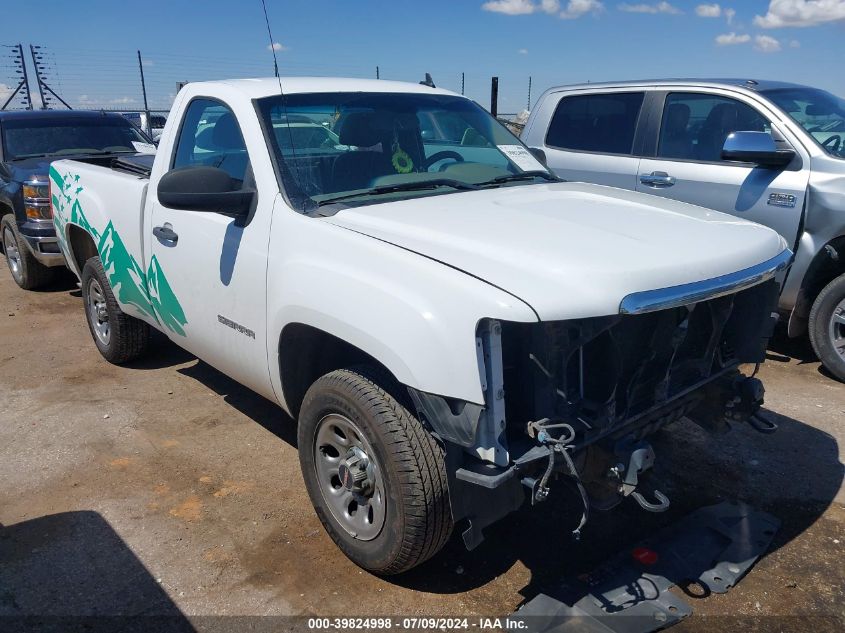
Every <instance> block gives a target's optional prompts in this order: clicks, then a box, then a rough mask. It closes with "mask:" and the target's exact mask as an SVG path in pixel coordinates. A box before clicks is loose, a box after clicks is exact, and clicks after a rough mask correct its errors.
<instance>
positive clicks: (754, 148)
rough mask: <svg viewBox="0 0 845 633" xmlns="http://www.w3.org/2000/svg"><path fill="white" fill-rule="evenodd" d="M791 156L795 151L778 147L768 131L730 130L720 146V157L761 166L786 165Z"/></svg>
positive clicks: (793, 155)
mask: <svg viewBox="0 0 845 633" xmlns="http://www.w3.org/2000/svg"><path fill="white" fill-rule="evenodd" d="M793 158H795V151H794V150H792V149H778V148H777V145H776V143H775V139H774V138H773V137H772V135H771V134H769V133H768V132H731V133H730V134H729V135H728V138H727V139H725V144H724V146H723V147H722V159H724V160H735V161H739V162H743V163H755V164H757V165H760V166H761V167H786V166H787V165H788V164H789V163H791V162H792V159H793Z"/></svg>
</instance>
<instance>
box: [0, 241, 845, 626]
mask: <svg viewBox="0 0 845 633" xmlns="http://www.w3.org/2000/svg"><path fill="white" fill-rule="evenodd" d="M0 259H2V257H0ZM0 266H2V273H0V333H2V334H0V524H2V527H0V615H10V614H12V615H14V614H52V615H92V614H93V615H97V614H105V615H116V614H148V615H149V614H164V615H167V614H171V615H176V616H181V615H184V616H201V615H234V614H239V615H243V614H254V615H263V614H279V615H282V614H319V615H365V614H373V615H375V614H390V615H394V616H395V615H451V616H456V615H478V614H480V615H493V616H495V615H505V614H507V613H509V612H510V611H512V610H513V609H514V608H515V607H517V605H519V604H520V603H521V602H522V601H523V600H525V599H527V598H531V597H533V596H534V595H535V594H536V593H537V591H539V590H540V589H541V588H542V587H543V586H544V584H548V583H550V582H552V581H554V580H556V579H558V578H560V577H561V576H563V575H565V574H571V573H582V572H586V571H588V570H590V569H591V568H592V567H593V566H595V565H596V564H598V563H600V562H601V561H602V560H604V559H606V558H608V557H609V556H610V555H611V554H612V553H614V552H616V551H618V548H620V547H627V546H629V545H630V544H633V543H634V542H636V541H637V540H638V539H639V538H642V537H643V536H645V535H647V534H648V533H649V532H651V531H652V530H654V529H656V528H657V527H659V526H662V525H665V524H666V523H667V522H669V521H671V520H672V519H673V518H675V517H678V516H680V515H681V514H684V513H686V512H688V511H690V510H692V509H694V508H696V507H700V506H702V505H705V504H709V503H714V502H716V501H718V500H720V499H724V498H729V499H730V498H733V499H741V500H744V501H747V502H749V503H751V504H754V505H756V506H758V507H760V508H762V509H765V510H767V511H768V512H771V513H772V514H774V515H776V516H778V517H779V518H780V519H781V520H782V521H783V528H782V529H781V531H780V533H779V534H778V535H777V537H776V540H775V542H774V544H773V546H772V548H771V550H770V552H769V553H768V554H767V555H766V556H765V558H763V559H762V560H761V561H760V562H759V563H758V565H757V566H756V567H755V568H754V569H753V570H752V571H751V573H750V574H749V575H748V576H747V577H746V578H745V579H744V580H743V581H742V582H741V583H740V584H739V586H737V587H736V588H734V589H733V590H732V591H731V592H729V593H728V594H726V595H721V596H710V597H706V598H704V599H700V600H692V602H693V608H694V609H695V613H696V615H694V616H693V617H692V618H691V619H690V620H687V621H686V622H685V623H683V624H682V625H680V626H679V627H676V628H675V629H673V630H678V631H681V630H695V631H698V630H701V631H705V630H715V629H714V628H713V625H714V624H715V623H716V622H720V621H721V622H722V624H723V625H719V627H718V628H720V629H722V630H733V629H734V628H735V626H740V624H741V625H742V628H748V627H747V626H746V625H747V624H748V623H751V622H756V623H757V626H762V627H763V628H766V627H767V626H768V625H772V626H773V627H774V628H781V629H782V628H784V627H783V626H782V623H783V622H785V620H781V619H778V618H776V617H769V616H798V617H799V618H801V619H799V620H796V621H799V622H801V623H802V626H805V625H806V624H807V622H808V621H807V620H806V619H805V618H807V617H811V616H819V617H828V616H835V617H840V618H841V617H843V615H845V599H843V596H845V594H843V591H845V590H844V589H843V588H845V557H843V552H845V507H843V503H845V492H844V491H843V466H842V461H843V446H845V385H842V384H840V383H838V382H834V381H833V380H832V379H830V378H829V377H827V376H825V375H824V374H823V373H822V372H821V371H820V369H819V365H818V363H817V362H816V361H815V360H813V359H812V355H811V354H810V353H809V352H808V350H807V348H806V346H805V345H801V344H792V343H789V342H784V341H782V340H779V341H776V342H775V343H774V344H773V346H772V352H771V354H770V361H769V362H768V363H767V364H766V365H765V366H764V368H763V370H762V372H761V374H762V377H763V379H764V381H765V382H766V385H767V388H768V393H767V396H766V408H767V415H768V416H769V417H770V418H771V419H774V420H776V421H777V422H778V423H779V425H780V430H779V432H778V433H777V434H775V435H773V436H765V435H761V434H759V433H757V432H755V431H753V430H751V429H750V428H747V427H743V428H738V429H735V430H734V431H733V432H732V433H730V434H728V435H725V436H720V437H711V436H708V435H706V434H705V433H703V432H702V431H700V430H699V429H698V427H696V426H694V425H692V424H691V423H687V422H681V423H678V424H676V425H674V426H673V427H672V428H670V429H667V430H664V431H663V432H661V433H660V434H659V436H657V437H656V439H655V442H654V443H655V448H656V450H657V455H658V465H657V468H656V472H655V477H656V481H658V482H659V487H660V488H661V489H662V490H664V492H666V493H668V494H669V496H670V498H671V499H672V502H673V506H672V509H671V510H670V512H668V513H666V514H662V515H652V514H647V513H644V512H642V511H640V510H638V509H637V508H636V507H635V506H634V505H632V504H629V503H627V502H626V503H625V504H623V505H622V506H621V507H620V508H617V510H615V511H613V512H611V513H606V514H599V515H595V516H594V517H593V518H592V519H591V522H590V524H589V525H588V527H587V528H586V530H585V533H584V537H583V539H582V542H581V543H580V544H577V545H576V544H574V543H572V541H571V540H570V539H569V537H568V532H569V530H570V529H571V527H572V526H573V525H574V522H575V521H576V520H577V516H576V514H575V513H574V512H573V511H572V510H571V509H570V505H572V504H573V502H574V498H573V497H571V496H568V495H567V494H566V493H565V492H558V493H557V494H555V493H554V491H553V494H552V498H551V499H550V500H549V502H547V503H546V504H544V505H542V506H540V507H537V508H535V509H529V510H527V511H525V512H521V513H517V514H514V515H512V516H511V517H510V518H508V519H506V520H505V521H503V522H502V523H500V524H498V525H496V526H494V527H492V528H490V529H489V530H488V532H487V540H486V541H485V543H484V544H483V545H482V546H481V547H480V548H478V549H477V550H476V551H473V552H466V551H465V550H464V549H463V547H462V545H461V544H460V542H459V539H453V540H452V541H451V542H450V544H449V545H448V546H447V548H446V550H445V551H444V552H443V553H441V554H440V555H438V556H437V557H436V558H435V559H433V560H431V561H429V562H428V563H426V564H425V565H423V566H422V567H420V568H418V569H416V570H414V571H412V572H410V573H408V574H406V575H404V576H402V577H399V578H393V579H388V580H385V579H380V578H377V577H374V576H371V575H369V574H366V573H363V572H362V571H361V570H359V569H358V568H357V567H355V566H354V565H353V564H352V563H350V562H349V561H347V560H346V559H345V558H344V557H343V556H342V555H341V554H340V553H339V551H338V550H337V549H336V548H335V547H334V545H333V544H332V542H331V541H330V540H329V538H328V537H327V535H326V534H325V533H324V532H323V530H322V528H321V527H320V525H319V523H318V521H317V519H316V517H315V515H314V513H313V511H312V509H311V506H310V504H309V502H308V499H307V496H306V493H305V490H304V487H303V485H302V480H301V475H300V472H299V464H298V461H297V454H296V441H295V431H294V425H293V423H292V421H291V420H289V419H287V418H286V417H285V415H284V414H283V413H282V412H281V410H280V409H278V408H277V407H276V406H275V405H273V404H271V403H270V402H268V401H266V400H264V399H262V398H261V397H259V396H257V395H255V394H253V393H252V392H250V391H248V390H246V389H244V388H242V387H240V386H239V385H237V384H236V383H234V382H233V381H231V380H229V379H228V378H226V377H225V376H223V375H221V374H220V373H218V372H217V371H215V370H213V369H212V368H210V367H209V366H207V365H206V364H204V363H202V362H200V361H198V360H197V359H196V358H194V357H192V356H190V355H189V354H187V353H185V352H183V351H181V350H180V349H179V348H177V347H176V346H174V345H172V344H170V343H168V342H167V341H166V340H161V341H160V342H159V345H158V347H157V350H156V351H155V353H153V354H152V355H151V356H150V357H149V358H148V359H146V360H144V361H143V362H139V363H136V364H134V365H132V366H131V367H122V368H118V367H114V366H112V365H109V364H108V363H106V362H105V361H104V360H102V358H101V357H100V356H99V354H98V353H97V351H96V349H95V347H94V345H93V343H92V342H91V340H90V335H89V333H88V330H87V327H86V325H85V321H84V317H83V313H82V306H81V299H80V297H79V293H78V291H77V290H76V287H75V284H74V283H73V281H71V280H70V279H67V280H65V281H62V282H60V283H58V284H56V285H55V286H54V287H52V288H50V289H48V290H46V291H43V292H24V291H22V290H19V289H18V288H17V287H16V286H15V285H14V284H13V282H12V281H11V278H10V277H9V275H8V271H7V270H6V268H5V262H0ZM706 616H719V617H720V618H724V620H718V619H713V618H710V617H706ZM737 616H738V617H740V618H741V619H739V620H737V619H730V618H736V617H737ZM1 622H2V621H1V620H0V623H1ZM840 624H841V622H840ZM813 628H815V629H817V630H818V631H822V630H836V629H837V628H838V627H837V625H836V623H835V622H832V621H831V620H829V619H822V620H819V621H818V622H817V623H815V624H813ZM766 630H768V629H766Z"/></svg>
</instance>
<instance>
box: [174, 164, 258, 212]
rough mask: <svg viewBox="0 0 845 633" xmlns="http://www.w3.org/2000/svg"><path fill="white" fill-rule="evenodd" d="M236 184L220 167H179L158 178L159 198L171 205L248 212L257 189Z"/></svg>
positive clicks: (184, 208) (207, 209) (185, 208)
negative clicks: (239, 187)
mask: <svg viewBox="0 0 845 633" xmlns="http://www.w3.org/2000/svg"><path fill="white" fill-rule="evenodd" d="M236 186H237V183H236V182H235V181H233V180H232V177H231V176H229V174H227V173H226V172H225V171H223V170H222V169H219V168H217V167H177V168H176V169H171V170H170V171H169V172H167V173H166V174H164V176H162V177H161V180H159V181H158V201H159V202H160V203H161V205H162V206H163V207H167V208H168V209H180V210H185V211H207V212H209V213H226V214H232V215H245V214H247V213H249V210H250V207H251V206H252V202H253V200H254V199H255V190H254V189H238V188H236Z"/></svg>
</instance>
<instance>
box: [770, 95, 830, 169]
mask: <svg viewBox="0 0 845 633" xmlns="http://www.w3.org/2000/svg"><path fill="white" fill-rule="evenodd" d="M762 93H763V94H764V95H765V96H766V97H768V98H769V99H771V100H772V101H773V102H774V103H775V105H777V106H778V107H779V108H780V109H781V110H783V111H784V112H786V113H787V114H788V115H789V116H790V117H791V118H792V119H793V120H794V121H795V122H796V123H798V124H799V125H800V126H801V127H803V128H804V129H805V130H806V131H807V132H808V133H809V134H810V136H812V137H813V140H814V141H816V143H818V144H819V145H821V147H822V149H823V150H824V151H826V152H827V153H828V154H830V155H831V156H835V157H837V158H845V100H842V99H840V98H839V97H835V96H834V95H832V94H830V93H829V92H825V91H824V90H817V89H815V88H801V87H797V88H782V89H776V90H764V91H762Z"/></svg>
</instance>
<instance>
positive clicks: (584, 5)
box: [559, 0, 604, 20]
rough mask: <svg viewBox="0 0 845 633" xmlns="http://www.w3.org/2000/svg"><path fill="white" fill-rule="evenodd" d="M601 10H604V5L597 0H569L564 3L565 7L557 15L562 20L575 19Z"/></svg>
mask: <svg viewBox="0 0 845 633" xmlns="http://www.w3.org/2000/svg"><path fill="white" fill-rule="evenodd" d="M602 11H604V5H603V4H602V3H601V2H599V0H569V2H567V3H566V8H565V9H564V10H563V11H561V12H560V14H559V15H560V17H561V18H562V19H564V20H575V19H576V18H580V17H581V16H582V15H586V14H587V13H601V12H602Z"/></svg>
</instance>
